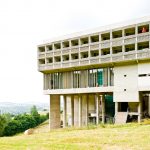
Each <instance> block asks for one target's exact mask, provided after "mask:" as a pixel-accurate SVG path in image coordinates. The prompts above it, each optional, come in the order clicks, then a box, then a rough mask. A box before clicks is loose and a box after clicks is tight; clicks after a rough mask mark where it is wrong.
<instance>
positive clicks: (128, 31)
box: [38, 24, 149, 52]
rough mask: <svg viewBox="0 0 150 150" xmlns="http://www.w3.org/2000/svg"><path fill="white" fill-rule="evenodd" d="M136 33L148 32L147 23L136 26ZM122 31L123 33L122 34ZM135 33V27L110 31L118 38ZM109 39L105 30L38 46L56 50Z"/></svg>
mask: <svg viewBox="0 0 150 150" xmlns="http://www.w3.org/2000/svg"><path fill="white" fill-rule="evenodd" d="M137 30H138V31H137V33H138V34H140V33H145V32H149V24H145V25H142V26H138V29H137ZM123 33H124V35H123ZM135 33H136V28H135V27H131V28H127V29H124V30H117V31H113V32H112V38H113V39H115V38H120V37H123V36H130V35H135ZM110 39H111V35H110V32H106V33H103V34H101V35H100V36H99V34H97V35H93V36H90V37H88V36H87V37H83V38H80V39H73V40H71V41H69V40H67V41H63V42H62V44H61V43H60V42H58V43H54V44H50V45H47V46H46V47H45V46H40V47H38V50H39V52H45V49H46V50H47V51H51V50H57V49H61V48H68V47H70V46H78V45H84V44H88V43H90V42H91V43H94V42H100V41H105V40H110Z"/></svg>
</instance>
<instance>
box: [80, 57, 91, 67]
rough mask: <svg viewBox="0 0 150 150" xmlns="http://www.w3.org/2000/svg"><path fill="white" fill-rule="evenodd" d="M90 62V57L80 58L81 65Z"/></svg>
mask: <svg viewBox="0 0 150 150" xmlns="http://www.w3.org/2000/svg"><path fill="white" fill-rule="evenodd" d="M88 64H89V58H84V59H81V60H80V65H81V66H82V65H88Z"/></svg>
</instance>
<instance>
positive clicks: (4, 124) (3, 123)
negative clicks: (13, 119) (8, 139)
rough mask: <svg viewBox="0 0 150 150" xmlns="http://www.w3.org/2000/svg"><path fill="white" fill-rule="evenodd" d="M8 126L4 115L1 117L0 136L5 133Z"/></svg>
mask: <svg viewBox="0 0 150 150" xmlns="http://www.w3.org/2000/svg"><path fill="white" fill-rule="evenodd" d="M6 124H7V120H6V118H5V117H4V116H3V115H0V136H2V135H3V131H4V129H5V126H6Z"/></svg>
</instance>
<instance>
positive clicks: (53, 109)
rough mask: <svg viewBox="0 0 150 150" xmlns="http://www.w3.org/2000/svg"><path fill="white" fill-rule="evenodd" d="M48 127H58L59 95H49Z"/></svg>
mask: <svg viewBox="0 0 150 150" xmlns="http://www.w3.org/2000/svg"><path fill="white" fill-rule="evenodd" d="M49 125H50V129H56V128H60V96H59V95H50V117H49Z"/></svg>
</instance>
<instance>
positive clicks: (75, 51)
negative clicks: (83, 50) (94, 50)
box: [71, 46, 79, 53]
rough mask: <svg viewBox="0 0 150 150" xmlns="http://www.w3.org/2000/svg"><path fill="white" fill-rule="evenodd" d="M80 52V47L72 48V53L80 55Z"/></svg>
mask: <svg viewBox="0 0 150 150" xmlns="http://www.w3.org/2000/svg"><path fill="white" fill-rule="evenodd" d="M78 52H79V46H75V47H72V48H71V53H78Z"/></svg>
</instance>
